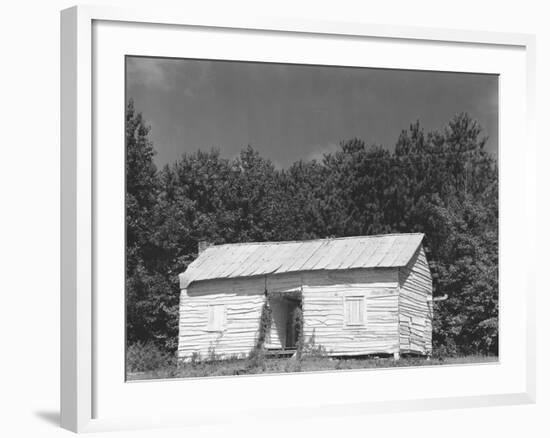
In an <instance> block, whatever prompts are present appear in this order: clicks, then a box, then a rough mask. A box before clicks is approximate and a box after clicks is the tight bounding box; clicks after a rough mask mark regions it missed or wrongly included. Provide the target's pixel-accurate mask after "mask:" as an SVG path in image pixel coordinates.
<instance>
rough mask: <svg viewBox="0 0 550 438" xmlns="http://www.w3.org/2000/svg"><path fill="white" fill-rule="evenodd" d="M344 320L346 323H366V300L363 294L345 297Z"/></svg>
mask: <svg viewBox="0 0 550 438" xmlns="http://www.w3.org/2000/svg"><path fill="white" fill-rule="evenodd" d="M344 320H345V323H346V325H364V324H365V300H364V297H362V296H354V297H345V299H344Z"/></svg>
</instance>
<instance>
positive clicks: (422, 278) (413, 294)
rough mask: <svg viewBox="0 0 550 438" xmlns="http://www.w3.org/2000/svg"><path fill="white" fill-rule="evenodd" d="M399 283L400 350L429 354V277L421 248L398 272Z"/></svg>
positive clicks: (430, 346)
mask: <svg viewBox="0 0 550 438" xmlns="http://www.w3.org/2000/svg"><path fill="white" fill-rule="evenodd" d="M399 283H400V288H401V292H400V294H399V344H400V348H401V350H402V351H410V352H418V353H422V354H429V353H431V350H432V322H431V311H430V309H429V305H428V303H429V301H430V300H431V297H432V277H431V274H430V268H429V266H428V261H427V259H426V254H425V253H424V249H423V248H422V247H419V248H418V250H417V252H416V253H415V255H414V256H413V258H412V259H411V260H410V262H409V264H408V265H407V266H406V267H403V268H400V269H399Z"/></svg>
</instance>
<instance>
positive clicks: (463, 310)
mask: <svg viewBox="0 0 550 438" xmlns="http://www.w3.org/2000/svg"><path fill="white" fill-rule="evenodd" d="M485 140H486V139H485V138H483V137H482V136H481V128H480V126H479V125H478V123H477V122H475V121H474V120H472V119H471V118H470V117H469V116H468V115H466V114H460V115H457V116H456V117H455V118H453V119H452V120H451V121H450V122H449V124H448V125H447V127H446V128H445V129H444V130H442V132H425V131H424V130H423V129H422V127H421V126H420V124H419V123H418V122H417V123H415V124H413V125H411V126H410V127H409V129H408V130H404V131H402V133H401V135H400V137H399V139H398V141H397V144H396V145H395V148H393V150H389V149H387V148H382V147H380V146H368V145H367V144H366V143H365V142H364V141H363V140H360V139H351V140H348V141H344V142H342V143H341V145H340V149H339V150H338V151H337V152H334V153H330V154H327V155H325V156H324V158H323V159H322V160H321V161H320V162H318V161H314V160H313V161H298V162H296V163H294V164H292V165H291V166H290V167H289V168H288V169H277V168H275V166H274V165H273V164H272V162H271V161H270V160H268V159H265V158H263V157H261V156H260V155H259V154H258V152H256V151H255V150H254V149H253V148H252V147H250V146H248V147H246V148H244V149H243V150H242V152H241V154H240V156H239V157H238V158H235V159H232V160H229V159H226V158H223V157H222V156H221V155H220V153H219V151H217V150H211V151H208V152H205V151H199V152H196V153H192V154H183V155H182V156H181V158H180V159H179V160H178V161H176V162H175V163H172V164H170V165H168V166H166V167H165V168H164V169H162V170H158V169H156V168H155V166H154V163H153V157H154V153H155V152H154V149H153V145H152V144H151V141H150V139H149V128H148V127H147V126H146V123H145V121H144V120H143V118H142V116H141V115H140V114H139V113H136V111H135V109H134V107H133V103H132V102H130V103H129V104H128V107H127V116H126V147H127V152H126V154H127V156H126V166H127V168H126V175H127V180H126V184H127V197H126V233H127V262H126V276H127V280H126V289H127V291H126V293H127V335H128V336H127V338H128V339H127V340H128V343H129V345H130V344H133V343H136V342H152V343H154V344H156V345H158V346H159V347H160V348H162V349H164V350H166V351H172V350H174V349H175V348H176V345H177V321H178V294H179V288H178V279H177V274H178V273H180V272H182V271H184V270H185V269H186V267H187V266H188V264H189V263H190V262H191V261H193V260H194V259H195V258H196V256H197V243H198V241H200V240H208V241H210V242H213V243H218V244H219V243H231V242H244V241H268V240H270V241H276V240H301V239H312V238H324V237H329V236H337V237H338V236H353V235H366V234H382V233H391V232H423V233H425V235H426V239H425V242H424V243H425V247H426V250H427V256H428V260H429V262H430V267H431V270H432V274H433V277H434V295H435V296H441V295H447V296H448V299H447V300H445V301H440V302H438V303H436V305H435V312H434V347H435V349H436V351H437V352H439V353H440V354H443V355H456V354H474V353H480V354H497V353H498V351H497V349H498V174H497V170H498V169H497V163H496V160H495V157H493V156H492V155H491V154H489V153H488V152H487V151H485V149H484V145H485Z"/></svg>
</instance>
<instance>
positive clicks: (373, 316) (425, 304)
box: [124, 56, 499, 380]
mask: <svg viewBox="0 0 550 438" xmlns="http://www.w3.org/2000/svg"><path fill="white" fill-rule="evenodd" d="M125 84H126V89H125V102H124V104H125V114H126V118H125V134H126V139H125V141H126V144H125V146H126V149H125V150H126V156H125V162H126V168H125V172H126V175H125V176H126V194H125V196H126V205H125V209H126V223H125V227H126V255H125V267H126V268H125V269H126V272H125V278H126V284H125V289H126V290H125V298H126V303H125V307H126V313H125V325H126V340H125V341H126V379H127V380H149V379H168V378H170V379H173V378H201V377H214V376H241V375H254V374H281V373H301V372H309V373H311V372H345V371H347V370H357V369H373V368H386V369H387V368H393V367H420V366H431V367H435V366H447V365H453V366H455V365H460V364H471V363H490V362H497V361H498V360H499V282H498V280H499V238H498V237H499V233H498V221H499V179H498V174H499V169H498V148H499V141H498V140H499V139H498V131H499V126H498V125H499V120H498V111H499V106H498V102H499V77H498V75H496V74H485V73H483V74H482V73H470V72H448V71H422V70H400V69H382V68H369V67H356V66H338V65H334V66H333V65H306V64H283V63H265V62H248V61H240V60H231V61H229V60H210V59H180V58H160V57H143V56H126V59H125ZM373 372H377V371H376V370H374V371H373Z"/></svg>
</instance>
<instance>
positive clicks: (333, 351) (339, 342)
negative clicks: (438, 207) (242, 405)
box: [178, 234, 432, 361]
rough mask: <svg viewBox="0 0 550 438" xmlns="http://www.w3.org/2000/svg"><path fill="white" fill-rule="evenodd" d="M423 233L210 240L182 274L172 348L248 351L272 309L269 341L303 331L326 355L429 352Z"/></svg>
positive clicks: (284, 341) (281, 341)
mask: <svg viewBox="0 0 550 438" xmlns="http://www.w3.org/2000/svg"><path fill="white" fill-rule="evenodd" d="M423 237H424V235H423V234H388V235H378V236H358V237H346V238H334V239H320V240H309V241H293V242H258V243H238V244H226V245H216V246H210V247H207V248H206V249H204V250H202V251H201V252H200V253H199V256H198V257H197V259H196V260H195V261H194V262H193V263H191V264H190V265H189V267H188V269H187V270H186V271H185V272H184V273H182V274H180V276H179V280H180V288H181V298H180V319H179V345H178V356H179V358H180V359H182V360H184V361H185V360H189V359H190V358H191V357H192V356H193V355H199V357H202V358H204V357H208V356H209V355H210V354H212V353H214V354H215V355H216V356H218V357H222V358H223V357H235V356H240V357H244V356H246V355H247V354H249V352H250V351H251V350H252V349H253V347H254V345H255V341H256V339H257V337H258V334H259V329H260V318H261V314H262V308H263V306H264V303H265V302H267V304H268V306H269V308H270V310H271V312H270V313H271V324H270V329H269V332H268V333H267V336H266V343H265V347H266V348H268V349H279V350H292V349H294V348H295V347H296V343H297V341H298V340H297V335H296V333H295V332H296V330H295V327H294V324H293V321H294V320H295V315H296V312H297V311H301V320H302V322H303V339H304V342H305V343H306V344H307V343H308V342H309V343H314V344H315V345H316V346H322V347H323V348H324V350H325V351H326V352H327V354H329V355H332V356H356V355H370V354H393V355H394V357H395V358H399V354H401V353H416V354H422V355H430V353H431V350H432V323H431V320H432V302H431V300H432V277H431V273H430V269H429V266H428V262H427V260H426V254H425V252H424V248H423V246H422V240H423Z"/></svg>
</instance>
